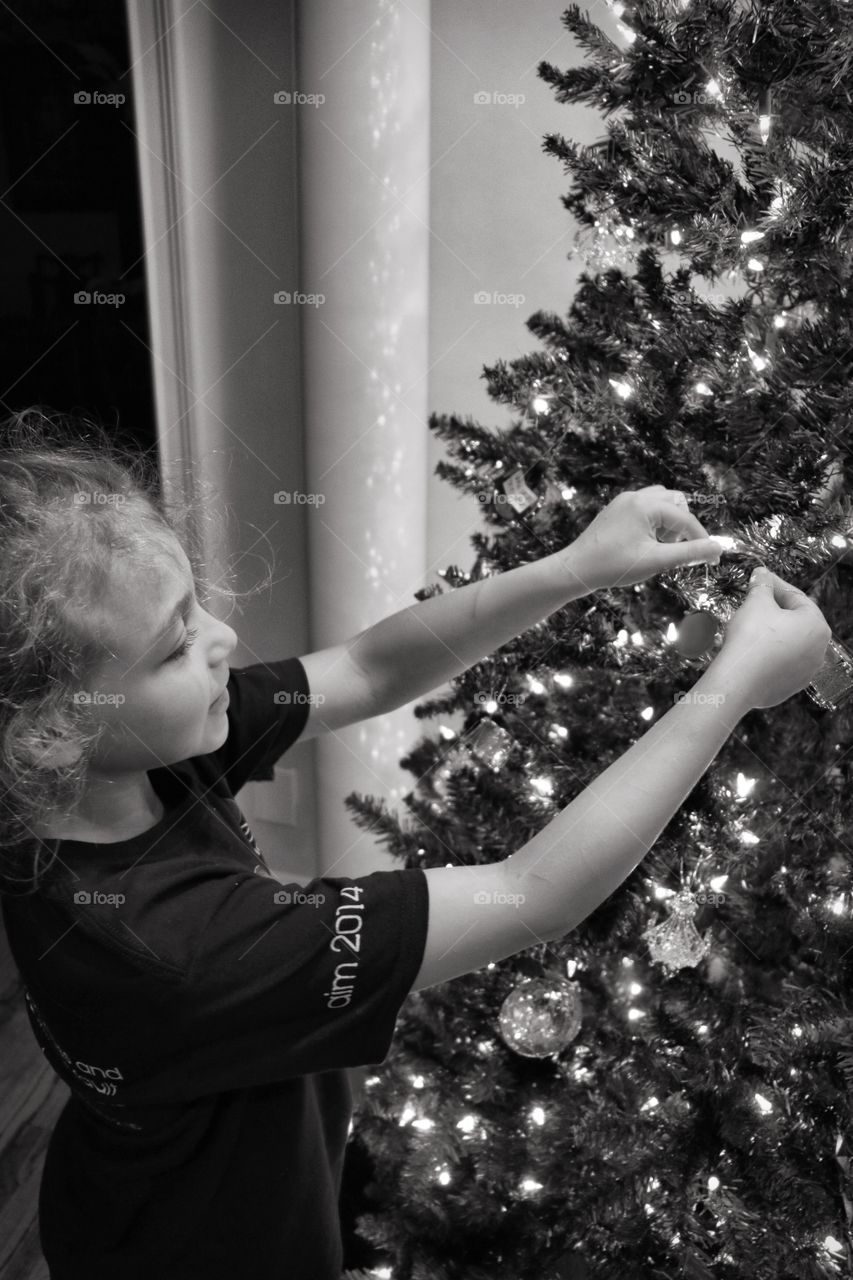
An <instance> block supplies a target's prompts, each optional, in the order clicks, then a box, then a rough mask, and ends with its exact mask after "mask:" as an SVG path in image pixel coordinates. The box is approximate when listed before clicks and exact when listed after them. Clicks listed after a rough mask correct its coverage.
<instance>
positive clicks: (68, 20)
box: [0, 0, 156, 451]
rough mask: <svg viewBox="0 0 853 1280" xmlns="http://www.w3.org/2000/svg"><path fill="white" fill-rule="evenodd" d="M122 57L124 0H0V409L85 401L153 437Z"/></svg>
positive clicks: (68, 409) (152, 441)
mask: <svg viewBox="0 0 853 1280" xmlns="http://www.w3.org/2000/svg"><path fill="white" fill-rule="evenodd" d="M130 62H131V59H130V51H129V41H128V30H127V20H126V13H125V6H124V4H123V3H120V0H86V3H85V4H80V3H79V0H77V2H75V0H37V2H36V3H33V0H9V2H8V3H4V4H3V5H2V7H0V415H2V416H6V414H8V413H10V412H12V411H15V410H20V409H22V408H24V407H26V406H28V405H34V404H39V405H42V406H46V407H50V408H53V409H57V410H60V411H62V412H63V413H74V412H80V413H85V414H87V415H88V416H90V417H92V418H95V419H96V420H98V421H99V422H102V423H103V424H104V425H105V426H107V427H108V428H109V429H110V431H111V433H112V434H113V435H114V436H115V437H116V439H120V440H121V441H122V442H123V443H126V444H134V443H135V444H138V446H139V447H140V449H142V450H143V451H148V450H154V449H155V448H156V428H155V421H154V390H153V380H152V365H151V356H150V352H149V346H150V341H149V331H148V315H147V309H146V307H147V303H146V287H145V263H144V260H143V256H142V255H143V250H144V247H143V242H142V240H143V236H142V215H141V204H140V192H139V176H138V170H137V159H136V145H137V144H136V137H135V135H136V132H137V130H136V123H135V113H134V104H133V85H132V76H131V75H130V73H129V68H130ZM121 95H123V101H122V97H121ZM87 298H88V301H87V300H86V299H87Z"/></svg>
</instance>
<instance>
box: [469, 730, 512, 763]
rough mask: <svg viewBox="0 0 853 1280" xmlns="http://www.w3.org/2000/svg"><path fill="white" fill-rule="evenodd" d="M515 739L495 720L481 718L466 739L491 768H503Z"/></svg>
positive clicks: (474, 752) (470, 748)
mask: <svg viewBox="0 0 853 1280" xmlns="http://www.w3.org/2000/svg"><path fill="white" fill-rule="evenodd" d="M514 742H515V739H514V738H513V737H512V734H509V733H507V731H506V729H502V728H501V727H500V725H498V724H495V723H494V721H493V720H481V721H480V722H479V724H477V725H476V727H475V728H474V729H472V730H471V733H470V734H469V735H468V737H467V738H466V740H465V744H466V746H467V747H468V748H469V750H470V751H472V752H473V754H474V755H475V756H477V757H478V758H479V759H480V760H482V762H483V764H486V765H488V766H489V768H490V769H502V768H503V766H504V765H505V764H506V762H507V759H508V758H509V753H510V751H511V750H512V748H513V745H514Z"/></svg>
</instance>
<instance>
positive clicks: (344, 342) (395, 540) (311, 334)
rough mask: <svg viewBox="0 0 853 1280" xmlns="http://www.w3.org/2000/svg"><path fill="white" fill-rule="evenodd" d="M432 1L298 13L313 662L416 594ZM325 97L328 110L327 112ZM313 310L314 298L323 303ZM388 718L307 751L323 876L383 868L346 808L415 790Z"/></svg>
mask: <svg viewBox="0 0 853 1280" xmlns="http://www.w3.org/2000/svg"><path fill="white" fill-rule="evenodd" d="M429 9H430V6H429V0H406V3H405V4H402V3H397V2H396V0H349V2H348V3H345V4H341V3H340V0H300V3H299V4H298V8H297V23H296V41H297V67H298V79H299V83H298V84H296V85H293V86H288V88H289V89H290V92H291V95H292V96H291V102H292V109H293V110H294V111H297V112H298V125H299V166H300V184H299V185H300V212H299V232H300V241H301V254H300V261H301V279H300V291H301V293H302V295H304V296H305V297H306V298H309V297H310V295H315V296H314V300H313V302H305V303H302V305H301V308H300V311H301V319H302V328H301V340H302V347H303V351H302V357H303V358H302V364H303V371H304V372H303V379H304V381H303V394H304V422H305V460H306V472H305V484H306V491H307V493H308V495H309V497H310V495H317V497H316V499H315V503H314V505H309V506H308V512H309V516H308V546H309V565H310V581H311V619H310V628H311V647H312V649H323V648H327V647H330V646H332V645H334V644H338V643H340V642H341V641H343V640H345V639H346V638H347V637H349V636H351V635H353V634H355V633H356V632H358V631H361V630H363V629H364V628H365V627H367V626H369V625H371V624H372V623H373V622H376V621H378V619H380V618H382V617H385V616H386V615H387V614H389V613H392V612H395V611H396V610H397V609H401V608H405V607H407V606H408V605H411V604H412V603H413V602H414V600H413V593H414V591H415V590H417V589H418V587H420V586H421V585H422V584H423V577H424V568H425V539H426V491H427V474H426V467H427V439H428V428H427V426H426V416H427V373H428V361H427V352H428V333H427V322H428V313H427V304H428V259H429V226H428V223H429V176H428V173H429V166H430V158H429V72H430V28H429V16H430V14H429ZM321 95H322V97H321ZM321 299H322V300H321ZM412 731H413V730H412V718H411V714H410V712H408V711H406V710H398V711H396V712H394V713H393V714H390V715H386V716H382V717H375V718H374V719H373V720H370V721H368V722H366V723H364V724H361V725H354V726H350V727H349V728H347V729H344V730H339V731H337V732H335V733H329V734H324V735H323V736H322V737H320V738H319V739H317V749H318V755H317V768H318V774H317V795H318V809H317V819H318V832H319V855H320V863H321V867H322V869H323V870H324V871H326V872H328V874H330V875H335V874H337V875H343V874H348V875H349V874H364V873H366V872H368V871H371V870H375V869H376V867H377V865H378V864H380V865H392V864H391V862H390V859H386V855H384V854H383V853H381V852H378V851H377V847H376V843H375V840H374V839H373V838H372V837H371V836H370V834H369V833H366V832H362V831H361V830H360V829H359V828H358V827H357V826H356V825H355V823H354V822H353V820H352V817H351V815H350V814H349V813H348V811H347V810H346V809H345V807H344V805H343V799H344V796H346V795H347V794H348V793H349V792H350V791H353V790H357V791H360V792H363V793H367V794H377V795H379V794H382V795H385V796H386V797H388V798H389V800H390V801H391V803H395V802H397V801H399V799H400V797H401V796H402V795H403V794H405V792H406V791H409V790H411V787H412V785H413V781H414V780H413V779H412V777H411V775H410V774H408V773H406V772H404V771H403V770H401V769H400V768H399V765H398V763H397V762H398V760H399V757H400V756H401V755H403V754H404V753H405V751H406V750H407V749H408V747H409V746H410V744H411V740H412Z"/></svg>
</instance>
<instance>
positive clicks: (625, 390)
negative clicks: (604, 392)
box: [608, 378, 634, 400]
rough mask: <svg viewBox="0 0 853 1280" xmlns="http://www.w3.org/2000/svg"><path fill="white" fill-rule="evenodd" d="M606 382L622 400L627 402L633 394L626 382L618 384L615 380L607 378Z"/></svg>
mask: <svg viewBox="0 0 853 1280" xmlns="http://www.w3.org/2000/svg"><path fill="white" fill-rule="evenodd" d="M608 382H609V383H610V385H611V387H612V388H613V390H614V391H615V392H616V394H617V395H618V396H620V397H621V398H622V399H623V400H628V399H629V398H630V397H631V396H632V395H633V394H634V390H633V388H632V387H631V386H629V384H628V383H627V382H619V381H617V379H615V378H608Z"/></svg>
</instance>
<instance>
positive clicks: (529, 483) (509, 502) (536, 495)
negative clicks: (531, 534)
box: [489, 459, 548, 522]
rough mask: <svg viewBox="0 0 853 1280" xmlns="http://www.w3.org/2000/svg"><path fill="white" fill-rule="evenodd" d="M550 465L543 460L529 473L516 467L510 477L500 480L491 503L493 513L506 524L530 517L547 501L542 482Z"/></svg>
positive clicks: (530, 468) (529, 470)
mask: <svg viewBox="0 0 853 1280" xmlns="http://www.w3.org/2000/svg"><path fill="white" fill-rule="evenodd" d="M547 469H548V464H547V462H545V461H544V460H543V459H540V460H539V461H538V462H534V463H533V465H532V466H531V467H528V469H527V471H524V469H523V468H522V467H516V468H515V469H514V470H513V471H511V472H510V473H509V475H506V476H503V477H502V478H501V479H500V480H498V482H497V484H496V486H495V490H494V493H493V494H492V499H491V502H490V503H489V506H490V509H491V510H492V512H493V513H494V514H495V515H496V516H498V517H499V518H500V519H501V520H504V521H506V522H509V521H512V520H516V519H518V517H519V516H525V515H529V514H530V513H531V512H533V511H534V510H535V509H536V508H537V507H539V506H541V505H542V503H543V502H544V500H545V495H544V491H543V490H542V480H543V478H544V476H545V472H546V471H547Z"/></svg>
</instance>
